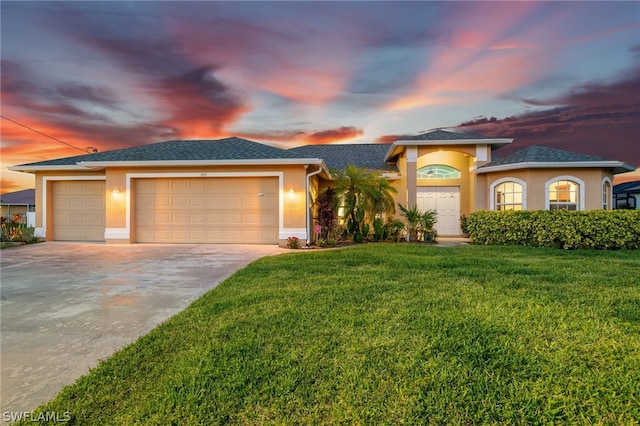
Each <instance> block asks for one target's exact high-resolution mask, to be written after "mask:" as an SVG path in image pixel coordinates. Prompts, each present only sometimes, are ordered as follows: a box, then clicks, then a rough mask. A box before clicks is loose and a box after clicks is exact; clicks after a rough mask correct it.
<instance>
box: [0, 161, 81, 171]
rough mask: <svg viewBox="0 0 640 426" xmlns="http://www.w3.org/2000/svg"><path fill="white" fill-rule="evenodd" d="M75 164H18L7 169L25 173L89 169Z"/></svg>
mask: <svg viewBox="0 0 640 426" xmlns="http://www.w3.org/2000/svg"><path fill="white" fill-rule="evenodd" d="M79 164H80V163H76V164H62V165H49V166H36V165H32V166H30V165H18V166H9V167H7V169H9V170H11V171H12V172H25V173H35V172H43V171H45V172H46V171H57V170H63V171H64V170H76V171H77V170H83V171H87V170H91V169H90V168H88V167H83V166H80V165H79Z"/></svg>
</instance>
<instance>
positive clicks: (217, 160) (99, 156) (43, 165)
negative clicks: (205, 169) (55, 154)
mask: <svg viewBox="0 0 640 426" xmlns="http://www.w3.org/2000/svg"><path fill="white" fill-rule="evenodd" d="M222 164H225V165H233V164H236V165H249V164H252V165H262V164H320V165H322V164H323V162H322V160H321V159H319V158H300V156H299V154H297V153H295V152H291V151H289V150H286V149H280V148H276V147H273V146H270V145H265V144H263V143H259V142H254V141H250V140H247V139H241V138H236V137H231V138H226V139H218V140H172V141H167V142H159V143H154V144H149V145H141V146H136V147H133V148H124V149H116V150H112V151H105V152H99V153H95V154H85V155H78V156H74V157H66V158H58V159H54V160H46V161H40V162H37V163H27V164H21V165H19V166H13V167H11V168H10V170H18V171H35V170H55V169H58V170H60V169H69V170H71V169H76V170H77V169H99V168H104V167H108V166H110V167H116V166H134V165H135V166H143V165H149V166H164V165H166V166H171V165H174V166H178V165H222Z"/></svg>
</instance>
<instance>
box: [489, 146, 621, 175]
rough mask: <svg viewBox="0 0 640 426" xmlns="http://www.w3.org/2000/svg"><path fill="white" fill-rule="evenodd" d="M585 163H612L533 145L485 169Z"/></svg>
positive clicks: (493, 162) (494, 161) (500, 159)
mask: <svg viewBox="0 0 640 426" xmlns="http://www.w3.org/2000/svg"><path fill="white" fill-rule="evenodd" d="M583 161H611V160H608V159H606V158H602V157H596V156H594V155H585V154H576V153H574V152H569V151H564V150H562V149H555V148H548V147H546V146H540V145H531V146H529V147H527V148H525V149H522V150H520V151H518V152H514V153H513V154H510V155H507V156H506V157H502V158H495V159H493V160H492V161H491V162H490V163H488V164H485V165H483V166H481V167H479V169H481V168H484V167H493V166H502V165H507V164H519V163H575V162H583Z"/></svg>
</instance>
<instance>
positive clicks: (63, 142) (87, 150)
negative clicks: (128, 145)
mask: <svg viewBox="0 0 640 426" xmlns="http://www.w3.org/2000/svg"><path fill="white" fill-rule="evenodd" d="M0 117H2V118H4V119H5V120H9V121H10V122H12V123H15V124H17V125H18V126H22V127H24V128H25V129H29V130H31V131H32V132H35V133H38V134H40V135H42V136H46V137H48V138H49V139H53V140H54V141H56V142H60V143H62V144H65V145H67V146H70V147H71V148H74V149H77V150H79V151H82V152H89V153H95V152H98V150H97V149H96V148H94V147H92V146H88V147H86V148H84V149H82V148H78V147H77V146H75V145H71V144H70V143H69V142H65V141H63V140H60V139H58V138H54V137H53V136H49V135H47V134H46V133H42V132H41V131H39V130H36V129H33V128H31V127H29V126H26V125H24V124H22V123H18V122H17V121H15V120H12V119H10V118H9V117H5V116H4V115H2V114H0Z"/></svg>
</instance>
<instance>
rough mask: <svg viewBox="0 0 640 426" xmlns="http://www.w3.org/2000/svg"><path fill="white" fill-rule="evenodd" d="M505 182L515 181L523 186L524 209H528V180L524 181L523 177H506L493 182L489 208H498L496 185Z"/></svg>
mask: <svg viewBox="0 0 640 426" xmlns="http://www.w3.org/2000/svg"><path fill="white" fill-rule="evenodd" d="M505 182H515V183H518V184H520V185H521V186H522V210H526V209H527V182H525V181H523V180H522V179H518V178H516V177H504V178H501V179H498V180H497V181H495V182H493V183H492V184H491V185H490V186H489V209H490V210H495V209H496V186H498V185H500V184H501V183H505Z"/></svg>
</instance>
